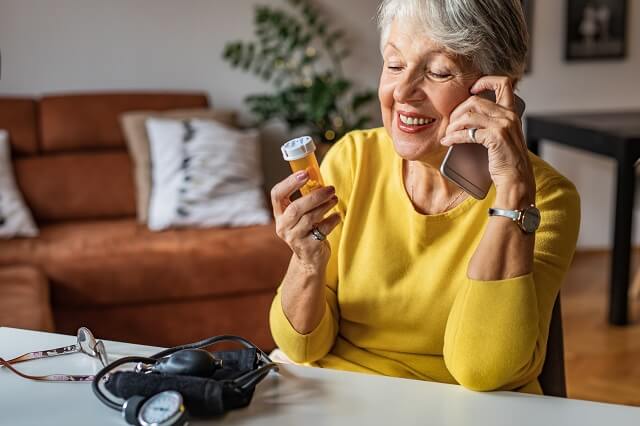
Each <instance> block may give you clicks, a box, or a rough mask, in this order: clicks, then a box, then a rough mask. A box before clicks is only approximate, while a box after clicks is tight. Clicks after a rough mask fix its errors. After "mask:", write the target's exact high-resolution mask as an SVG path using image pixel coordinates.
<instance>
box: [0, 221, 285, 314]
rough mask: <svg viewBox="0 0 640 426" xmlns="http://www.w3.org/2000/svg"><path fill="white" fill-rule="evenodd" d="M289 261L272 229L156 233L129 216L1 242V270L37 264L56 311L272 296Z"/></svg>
mask: <svg viewBox="0 0 640 426" xmlns="http://www.w3.org/2000/svg"><path fill="white" fill-rule="evenodd" d="M290 256H291V254H290V251H289V248H288V247H287V246H286V245H285V244H284V243H283V242H282V241H281V240H279V239H278V238H277V236H276V235H275V230H274V226H273V225H262V226H253V227H246V228H213V229H206V230H202V229H183V230H171V231H166V232H161V233H155V232H151V231H149V230H147V229H146V228H145V227H144V226H142V225H139V224H137V223H136V221H135V219H134V218H131V219H128V220H118V221H95V222H76V223H69V224H56V225H49V226H45V227H42V228H41V233H40V238H38V239H37V240H15V241H0V265H2V264H5V265H6V264H13V263H25V262H29V263H35V264H37V265H40V267H41V268H42V269H43V270H44V271H45V272H46V274H47V276H48V278H49V280H50V282H51V286H52V287H51V291H52V297H53V301H54V303H55V305H56V306H85V307H86V306H99V305H113V304H136V303H154V302H168V301H176V300H193V299H197V298H201V297H206V296H214V295H219V296H224V295H237V294H243V293H250V292H256V291H264V290H265V289H273V290H274V291H275V288H276V287H277V286H278V285H279V283H280V280H281V279H282V278H283V277H284V273H285V271H286V267H287V264H288V260H289V258H290ZM212 314H213V313H212Z"/></svg>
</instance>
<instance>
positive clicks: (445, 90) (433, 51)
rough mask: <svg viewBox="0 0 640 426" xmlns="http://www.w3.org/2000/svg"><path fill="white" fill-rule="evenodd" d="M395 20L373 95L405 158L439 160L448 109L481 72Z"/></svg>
mask: <svg viewBox="0 0 640 426" xmlns="http://www.w3.org/2000/svg"><path fill="white" fill-rule="evenodd" d="M403 24H404V22H402V21H401V22H398V21H397V20H395V21H394V22H393V24H392V26H391V30H390V34H389V38H388V40H387V44H386V45H385V46H384V47H383V53H382V54H383V59H384V65H383V69H382V76H381V77H380V87H379V88H378V97H379V98H380V105H381V108H382V120H383V122H384V127H385V128H386V130H387V132H388V133H389V135H390V136H391V139H392V140H393V144H394V147H395V150H396V152H397V153H398V154H399V155H400V156H401V157H402V158H404V159H406V160H417V161H424V162H430V160H431V161H435V162H437V161H439V160H441V158H442V157H443V156H444V154H445V153H446V148H445V147H443V146H442V145H440V139H442V137H444V135H445V130H446V128H447V125H448V124H449V115H450V114H451V112H452V111H453V110H454V109H455V107H456V106H458V105H459V104H460V103H461V102H462V101H464V100H465V99H467V98H468V97H469V89H470V88H471V86H472V85H473V83H474V82H475V81H476V80H477V79H478V78H479V77H480V74H479V73H477V72H474V71H473V70H472V68H471V66H470V64H469V63H468V61H465V60H463V59H462V58H459V57H456V56H454V55H453V54H451V53H450V52H447V51H446V50H445V49H443V48H442V46H440V45H438V44H436V43H435V42H433V41H432V40H431V39H430V38H429V37H427V36H425V35H420V34H421V33H422V32H421V31H419V30H418V29H416V27H415V26H412V25H408V26H405V25H403Z"/></svg>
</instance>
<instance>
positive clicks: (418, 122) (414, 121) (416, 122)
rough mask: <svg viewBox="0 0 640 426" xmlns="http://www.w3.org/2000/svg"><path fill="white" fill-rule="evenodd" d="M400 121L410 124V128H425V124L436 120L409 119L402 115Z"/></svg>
mask: <svg viewBox="0 0 640 426" xmlns="http://www.w3.org/2000/svg"><path fill="white" fill-rule="evenodd" d="M400 121H402V122H403V123H404V124H408V125H410V126H423V125H425V124H429V123H432V122H433V121H435V120H432V119H430V118H413V117H407V116H406V115H402V114H400Z"/></svg>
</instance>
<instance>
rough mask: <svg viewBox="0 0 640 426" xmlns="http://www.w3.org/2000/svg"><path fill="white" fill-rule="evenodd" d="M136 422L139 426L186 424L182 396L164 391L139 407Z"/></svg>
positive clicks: (178, 425)
mask: <svg viewBox="0 0 640 426" xmlns="http://www.w3.org/2000/svg"><path fill="white" fill-rule="evenodd" d="M138 422H139V423H140V425H141V426H183V425H185V424H186V422H187V414H186V412H185V409H184V403H183V400H182V395H180V394H179V393H178V392H176V391H164V392H160V393H159V394H157V395H154V396H152V397H151V398H149V399H148V400H147V401H145V403H144V404H143V405H142V407H140V411H139V413H138Z"/></svg>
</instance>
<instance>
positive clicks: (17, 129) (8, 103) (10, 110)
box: [0, 97, 38, 154]
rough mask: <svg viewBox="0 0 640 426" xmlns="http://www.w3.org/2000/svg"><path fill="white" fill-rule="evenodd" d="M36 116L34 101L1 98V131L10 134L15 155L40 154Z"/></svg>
mask: <svg viewBox="0 0 640 426" xmlns="http://www.w3.org/2000/svg"><path fill="white" fill-rule="evenodd" d="M36 116H37V114H36V102H35V101H34V100H33V99H26V98H7V97H0V129H6V130H7V131H8V132H9V140H10V141H11V150H12V152H13V153H14V154H36V153H37V152H38V133H37V132H38V131H37V127H36V126H37V120H36Z"/></svg>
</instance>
